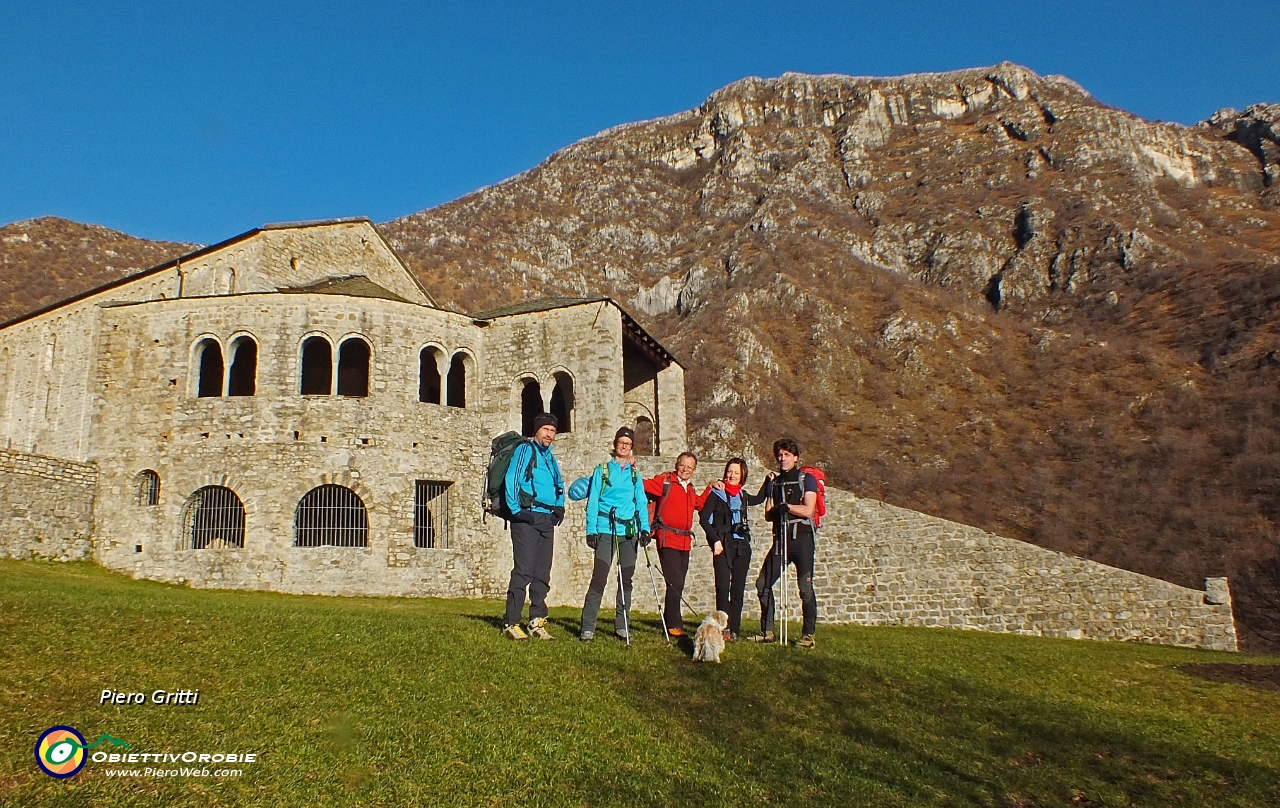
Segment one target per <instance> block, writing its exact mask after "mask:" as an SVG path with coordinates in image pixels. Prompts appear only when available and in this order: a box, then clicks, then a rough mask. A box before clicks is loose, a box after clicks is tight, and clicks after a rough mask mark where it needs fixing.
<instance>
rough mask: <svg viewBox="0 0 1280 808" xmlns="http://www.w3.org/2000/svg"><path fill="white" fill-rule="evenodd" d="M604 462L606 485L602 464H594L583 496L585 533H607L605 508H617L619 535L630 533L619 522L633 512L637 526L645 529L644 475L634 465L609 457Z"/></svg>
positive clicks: (647, 516) (630, 516)
mask: <svg viewBox="0 0 1280 808" xmlns="http://www.w3.org/2000/svg"><path fill="white" fill-rule="evenodd" d="M607 465H608V467H609V485H607V486H606V485H605V484H604V473H603V469H604V465H599V466H596V470H595V471H594V472H593V473H592V475H591V494H590V495H589V496H588V497H587V535H588V536H590V535H591V534H592V533H603V534H605V535H608V534H609V527H610V525H609V511H611V510H613V509H614V508H617V512H616V513H615V514H614V519H615V520H616V521H615V524H616V525H617V528H618V535H619V536H628V535H632V532H629V531H627V530H626V528H624V527H623V525H624V524H625V523H626V522H629V521H630V520H631V518H632V517H633V516H634V515H636V514H637V513H639V515H640V525H639V529H640V530H641V531H644V532H648V530H649V506H648V504H647V503H648V500H646V499H645V496H644V478H643V477H641V476H640V473H639V472H638V471H635V466H623V465H619V463H618V461H617V460H610V461H609V462H608V464H607ZM633 479H634V481H635V482H634V483H633V482H632V480H633ZM637 506H639V509H638V510H637Z"/></svg>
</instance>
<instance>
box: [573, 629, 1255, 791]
mask: <svg viewBox="0 0 1280 808" xmlns="http://www.w3.org/2000/svg"><path fill="white" fill-rule="evenodd" d="M735 656H736V657H737V658H736V659H735V658H733V657H735ZM726 662H727V664H725V665H719V666H716V665H689V666H679V665H676V666H673V667H672V669H671V671H670V674H669V675H668V676H665V677H653V676H651V675H646V674H645V673H644V672H642V671H636V670H633V669H632V670H629V669H627V668H626V667H624V666H619V667H618V669H617V671H616V675H617V676H618V677H619V680H620V681H619V687H618V688H617V692H618V694H619V697H620V698H626V699H629V700H630V701H631V704H632V707H633V708H634V709H635V710H636V711H637V712H639V713H641V714H643V715H647V716H648V717H649V721H650V722H652V724H653V725H655V726H659V727H660V726H663V725H664V724H665V725H669V726H672V727H678V728H679V730H678V732H676V733H674V736H679V735H682V734H685V733H687V734H688V735H691V736H695V737H697V738H698V739H700V740H701V741H705V742H706V743H705V744H703V743H698V744H695V746H699V747H709V748H714V749H719V750H727V752H726V755H725V760H724V761H723V762H721V763H718V764H715V765H719V766H723V767H724V768H725V770H726V771H731V772H732V777H733V780H734V781H735V782H736V783H737V784H738V788H740V789H742V790H745V791H746V792H747V793H746V795H745V796H746V798H749V799H751V800H753V801H755V802H758V803H772V802H786V803H788V804H839V805H848V804H876V805H915V804H921V803H929V804H937V803H939V802H946V803H947V804H951V801H959V802H961V803H963V804H975V805H1036V806H1040V805H1071V806H1080V805H1102V804H1107V805H1111V804H1124V805H1151V806H1168V805H1200V804H1216V805H1248V806H1254V805H1263V804H1280V768H1277V767H1276V766H1274V765H1259V764H1257V763H1254V762H1250V761H1245V760H1238V759H1232V758H1229V757H1226V756H1224V755H1222V754H1217V753H1214V752H1213V751H1209V750H1206V749H1204V748H1203V746H1202V744H1201V741H1200V739H1199V738H1197V737H1191V735H1193V734H1194V733H1189V735H1188V737H1187V739H1186V742H1185V743H1178V742H1177V741H1176V740H1170V736H1169V734H1168V733H1167V732H1162V731H1159V730H1158V729H1156V728H1153V727H1151V726H1145V725H1131V724H1129V723H1127V722H1126V720H1125V719H1124V718H1123V717H1121V716H1118V715H1117V716H1113V715H1109V714H1108V713H1107V712H1106V711H1105V709H1104V708H1102V707H1098V708H1094V709H1089V708H1084V707H1081V706H1079V705H1077V704H1075V703H1070V702H1066V701H1063V700H1055V699H1053V698H1048V697H1046V698H1043V699H1035V698H1030V697H1028V696H1026V695H1024V694H1021V693H1015V692H1012V691H1010V690H1008V689H1006V688H1004V687H1002V686H999V685H994V684H991V685H989V684H987V683H984V682H979V681H974V680H970V679H966V678H961V677H955V676H952V677H946V678H941V677H940V678H934V679H913V680H909V681H895V680H893V679H890V678H888V677H887V676H886V675H885V674H884V673H882V672H881V671H879V670H878V669H877V668H876V667H875V666H874V665H872V664H860V663H858V662H856V661H850V660H847V659H839V658H833V657H830V656H820V655H816V654H813V653H807V652H797V651H786V650H784V649H776V650H769V649H760V652H757V653H754V654H751V655H748V654H733V655H732V656H730V657H728V658H727V659H726ZM1130 714H1131V713H1130ZM1153 729H1155V730H1156V731H1153ZM748 761H749V763H748ZM703 765H712V764H711V763H710V762H709V761H704V762H703ZM673 776H674V777H676V778H678V779H679V778H680V777H681V775H680V774H679V773H674V775H673ZM801 784H811V785H809V786H808V787H807V788H806V787H800V785H801ZM580 785H581V786H582V787H583V788H584V791H583V792H582V794H581V796H582V798H583V799H584V800H585V801H587V802H588V803H590V804H597V803H599V804H609V803H616V802H617V801H618V800H619V798H620V797H623V796H624V795H623V794H621V793H620V792H618V791H616V790H615V791H614V792H612V793H604V792H600V793H595V792H594V791H593V790H592V789H591V788H590V783H586V782H584V783H581V784H580ZM613 785H614V788H615V789H616V788H617V787H618V786H620V785H622V784H620V783H616V782H615V783H614V784H613ZM624 787H625V786H624ZM674 787H675V786H673V788H674ZM678 788H679V793H680V794H681V802H682V803H684V804H689V805H696V804H714V803H722V802H723V800H724V799H725V794H723V793H722V790H721V788H720V786H719V785H717V784H716V783H715V782H714V780H713V781H711V782H708V781H707V780H706V779H705V778H702V779H699V778H698V777H696V776H690V777H688V778H687V781H686V782H681V783H680V784H679V786H678ZM735 796H737V797H739V798H741V797H743V796H744V795H735ZM625 798H626V801H629V802H632V803H634V804H649V803H653V800H654V797H653V796H652V795H647V794H643V793H634V794H626V795H625ZM655 804H656V803H655Z"/></svg>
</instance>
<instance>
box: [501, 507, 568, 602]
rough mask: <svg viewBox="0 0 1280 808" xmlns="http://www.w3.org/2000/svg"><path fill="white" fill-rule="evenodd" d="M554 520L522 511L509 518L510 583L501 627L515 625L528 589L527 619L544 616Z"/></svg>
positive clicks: (549, 585) (547, 515)
mask: <svg viewBox="0 0 1280 808" xmlns="http://www.w3.org/2000/svg"><path fill="white" fill-rule="evenodd" d="M555 528H556V518H555V517H554V516H552V515H551V514H549V513H539V512H537V511H521V512H520V513H518V514H516V515H515V516H514V517H512V519H511V555H512V557H513V559H514V562H515V563H514V564H513V565H512V567H511V582H510V583H509V584H507V613H506V616H505V618H504V620H503V624H504V625H507V626H514V625H516V624H517V623H519V622H520V615H521V613H522V612H523V611H524V594H525V590H526V589H528V590H529V619H530V620H532V619H534V618H535V617H546V616H547V593H548V592H550V591H551V556H552V552H553V551H554V550H555Z"/></svg>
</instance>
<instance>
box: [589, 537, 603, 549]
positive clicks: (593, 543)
mask: <svg viewBox="0 0 1280 808" xmlns="http://www.w3.org/2000/svg"><path fill="white" fill-rule="evenodd" d="M587 546H588V547H590V548H591V549H592V550H594V549H596V548H597V547H599V546H600V534H599V533H588V534H587Z"/></svg>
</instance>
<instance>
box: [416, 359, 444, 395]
mask: <svg viewBox="0 0 1280 808" xmlns="http://www.w3.org/2000/svg"><path fill="white" fill-rule="evenodd" d="M418 400H419V401H424V402H426V403H427V404H439V403H440V366H439V365H437V364H436V352H435V350H433V349H431V348H423V349H422V352H421V353H420V354H418Z"/></svg>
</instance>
